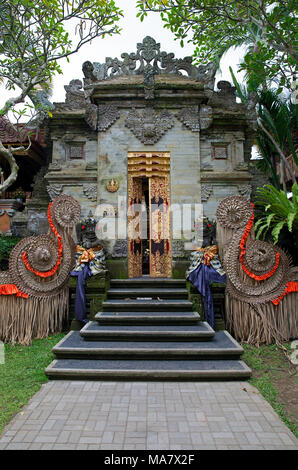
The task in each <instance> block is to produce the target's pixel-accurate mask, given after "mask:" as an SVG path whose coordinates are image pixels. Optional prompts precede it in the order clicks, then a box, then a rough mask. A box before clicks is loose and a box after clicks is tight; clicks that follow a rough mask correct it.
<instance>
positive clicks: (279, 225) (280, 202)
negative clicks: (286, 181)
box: [255, 183, 298, 243]
mask: <svg viewBox="0 0 298 470" xmlns="http://www.w3.org/2000/svg"><path fill="white" fill-rule="evenodd" d="M292 193H293V196H292V200H290V199H289V198H288V197H287V194H286V192H285V191H283V190H277V189H276V188H274V186H271V185H266V186H264V187H263V188H258V189H257V196H256V204H257V205H258V206H261V207H262V208H263V210H264V212H263V213H264V215H263V216H262V217H260V218H259V219H258V220H257V222H256V224H255V229H256V237H257V238H258V239H259V238H265V237H266V235H267V233H268V230H270V231H271V235H272V238H273V241H274V243H277V242H278V240H279V236H280V233H281V230H282V229H286V230H288V231H289V232H293V231H295V232H296V231H297V230H298V185H297V183H294V185H293V187H292Z"/></svg>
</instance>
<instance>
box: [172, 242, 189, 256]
mask: <svg viewBox="0 0 298 470" xmlns="http://www.w3.org/2000/svg"><path fill="white" fill-rule="evenodd" d="M172 256H173V258H185V257H186V256H187V255H186V252H185V249H184V241H183V240H173V241H172Z"/></svg>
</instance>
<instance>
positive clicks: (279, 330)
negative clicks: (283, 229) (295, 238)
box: [216, 196, 298, 345]
mask: <svg viewBox="0 0 298 470" xmlns="http://www.w3.org/2000/svg"><path fill="white" fill-rule="evenodd" d="M253 208H254V206H253V204H251V203H250V202H249V201H248V200H246V199H245V198H244V197H242V196H232V197H227V198H225V199H224V200H223V201H221V203H220V204H219V206H218V208H217V212H216V216H217V237H218V245H219V252H220V256H221V259H222V261H223V265H224V269H225V271H226V276H227V286H226V317H227V328H228V329H229V330H230V331H231V332H232V333H233V335H234V337H235V338H236V339H237V340H238V341H244V342H247V343H250V344H256V345H260V344H271V343H272V342H276V341H287V340H289V339H291V338H295V337H297V336H298V282H297V281H298V268H297V267H293V266H291V263H290V259H289V258H288V256H287V255H286V253H285V252H284V251H283V250H281V249H280V248H279V247H278V246H276V245H273V244H271V243H267V242H263V241H259V240H255V234H254V227H253V224H254V209H253Z"/></svg>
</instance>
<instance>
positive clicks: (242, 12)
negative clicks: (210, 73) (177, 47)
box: [137, 0, 298, 89]
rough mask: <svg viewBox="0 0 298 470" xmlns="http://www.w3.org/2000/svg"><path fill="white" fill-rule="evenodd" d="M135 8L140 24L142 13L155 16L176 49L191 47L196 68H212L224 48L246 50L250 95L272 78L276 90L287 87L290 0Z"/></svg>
mask: <svg viewBox="0 0 298 470" xmlns="http://www.w3.org/2000/svg"><path fill="white" fill-rule="evenodd" d="M137 4H138V7H139V12H138V14H137V16H139V17H140V19H141V21H142V20H143V19H144V17H145V16H146V15H147V12H148V11H155V12H159V13H160V15H161V18H162V19H163V21H164V22H165V27H166V28H169V29H170V30H171V31H172V32H173V33H174V34H175V36H176V39H180V42H181V45H182V46H183V44H184V40H188V42H192V43H193V44H194V46H195V51H194V57H195V58H196V59H197V61H198V62H200V63H207V62H208V61H215V62H218V61H219V59H220V58H221V57H222V55H223V53H224V52H225V51H227V50H228V49H229V48H231V47H237V46H239V45H241V44H252V47H251V48H250V49H248V51H247V53H246V54H245V58H244V63H243V64H242V68H243V69H245V70H246V71H247V74H248V78H249V80H251V81H254V89H256V88H257V86H258V85H259V84H260V83H262V82H266V81H267V80H272V79H275V78H276V77H277V76H279V80H280V83H281V85H286V86H289V87H290V83H291V75H292V74H293V72H294V70H295V67H296V64H297V60H298V51H297V47H295V38H297V22H296V21H295V17H296V13H297V2H296V1H295V0H287V1H284V0H282V1H274V0H234V1H230V2H229V1H227V0H138V2H137ZM189 34H190V35H191V36H192V37H191V39H187V37H188V35H189ZM296 45H297V42H296Z"/></svg>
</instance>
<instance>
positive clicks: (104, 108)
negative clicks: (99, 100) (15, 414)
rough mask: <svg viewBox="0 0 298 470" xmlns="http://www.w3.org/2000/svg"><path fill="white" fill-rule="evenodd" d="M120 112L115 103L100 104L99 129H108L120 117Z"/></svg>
mask: <svg viewBox="0 0 298 470" xmlns="http://www.w3.org/2000/svg"><path fill="white" fill-rule="evenodd" d="M119 117H120V112H119V110H118V109H117V106H115V105H114V104H100V105H99V106H98V130H99V131H106V130H107V129H108V128H109V127H110V126H111V125H112V124H113V123H114V122H115V121H116V120H117V119H118V118H119Z"/></svg>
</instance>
